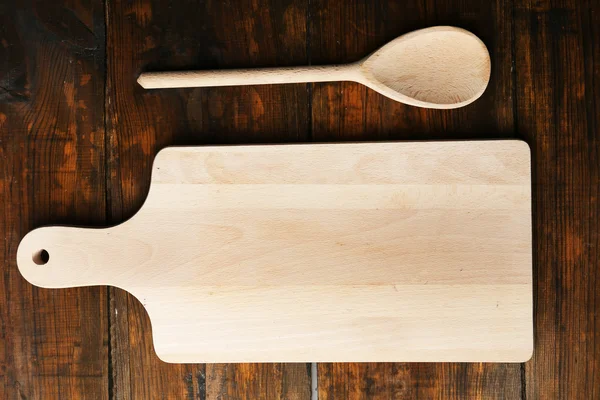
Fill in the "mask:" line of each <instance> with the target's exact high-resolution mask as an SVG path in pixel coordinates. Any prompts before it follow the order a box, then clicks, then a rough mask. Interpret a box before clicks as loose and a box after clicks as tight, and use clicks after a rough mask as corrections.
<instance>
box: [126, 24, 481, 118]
mask: <svg viewBox="0 0 600 400" xmlns="http://www.w3.org/2000/svg"><path fill="white" fill-rule="evenodd" d="M490 70H491V63H490V55H489V53H488V50H487V48H486V47H485V45H484V44H483V42H482V41H481V40H480V39H479V38H478V37H477V36H475V35H474V34H472V33H471V32H469V31H466V30H464V29H460V28H455V27H451V26H436V27H432V28H426V29H421V30H417V31H413V32H410V33H407V34H405V35H402V36H400V37H398V38H396V39H394V40H392V41H391V42H390V43H388V44H386V45H385V46H383V47H382V48H380V49H379V50H377V51H376V52H374V53H372V54H371V55H370V56H368V57H366V58H364V59H362V60H360V61H358V62H355V63H351V64H344V65H328V66H308V67H287V68H262V69H232V70H212V71H177V72H147V73H143V74H141V75H140V77H139V78H138V83H139V84H140V85H141V86H142V87H144V88H146V89H158V88H180V87H207V86H236V85H263V84H276V83H302V82H331V81H354V82H359V83H362V84H363V85H366V86H368V87H370V88H371V89H373V90H375V91H377V92H379V93H381V94H383V95H385V96H387V97H389V98H391V99H394V100H396V101H399V102H401V103H405V104H410V105H413V106H419V107H426V108H442V109H447V108H458V107H462V106H465V105H467V104H469V103H472V102H473V101H475V100H476V99H478V98H479V97H480V96H481V95H482V93H483V92H484V91H485V88H486V87H487V84H488V82H489V79H490Z"/></svg>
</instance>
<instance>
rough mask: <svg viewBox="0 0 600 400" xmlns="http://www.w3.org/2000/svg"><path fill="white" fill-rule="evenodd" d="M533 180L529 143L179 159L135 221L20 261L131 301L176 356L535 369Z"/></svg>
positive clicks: (283, 150)
mask: <svg viewBox="0 0 600 400" xmlns="http://www.w3.org/2000/svg"><path fill="white" fill-rule="evenodd" d="M530 179H531V178H530V152H529V148H528V146H527V145H526V144H525V143H524V142H520V141H471V142H469V141H463V142H393V143H352V144H310V145H299V144H295V145H270V146H239V147H237V146H235V147H233V146H230V147H223V146H222V147H180V148H177V147H174V148H167V149H165V150H162V151H160V152H159V153H158V155H157V156H156V159H155V161H154V165H153V168H152V179H151V186H150V191H149V194H148V197H147V199H146V201H145V203H144V205H143V206H142V208H141V210H140V211H139V212H138V213H137V214H136V215H134V216H133V217H132V218H131V219H130V220H128V221H126V222H124V223H122V224H121V225H118V226H115V227H111V228H106V229H84V228H72V227H45V228H40V229H36V230H34V231H32V232H30V233H29V234H28V235H27V236H25V238H24V239H23V240H22V242H21V244H20V246H19V249H18V254H17V258H18V265H19V269H20V271H21V273H22V274H23V276H24V277H25V278H26V279H27V280H29V281H30V282H31V283H33V284H35V285H38V286H42V287H46V288H65V287H72V286H88V285H112V286H116V287H119V288H123V289H125V290H127V291H128V292H130V293H132V294H133V295H134V296H135V297H136V298H137V299H138V300H139V301H140V302H141V303H142V304H143V305H144V307H145V308H146V310H147V311H148V314H149V316H150V320H151V323H152V335H153V339H154V346H155V349H156V352H157V354H158V356H159V357H160V358H161V359H163V360H164V361H168V362H180V363H192V362H261V361H268V362H271V361H273V362H275V361H278V362H279V361H287V362H308V361H499V362H522V361H525V360H527V359H528V358H529V357H530V355H531V352H532V342H533V324H532V270H531V266H532V264H531V262H532V261H531V260H532V254H531V250H532V245H531V189H530V188H531V182H530Z"/></svg>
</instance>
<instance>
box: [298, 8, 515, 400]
mask: <svg viewBox="0 0 600 400" xmlns="http://www.w3.org/2000/svg"><path fill="white" fill-rule="evenodd" d="M309 12H310V15H311V16H312V20H311V24H310V32H311V36H310V56H311V59H310V61H311V63H312V64H315V65H317V64H323V63H336V62H350V61H354V60H357V59H359V58H361V57H362V56H363V55H365V54H368V53H369V52H371V51H373V50H375V49H376V48H378V47H379V46H381V45H382V44H383V43H386V42H387V41H389V40H391V39H393V38H394V37H397V36H399V35H401V34H402V33H405V32H407V31H410V30H414V29H419V28H423V27H427V26H432V25H438V24H449V25H456V26H459V27H462V28H465V29H468V30H470V31H472V32H473V33H475V34H476V35H478V36H479V37H481V38H482V40H483V41H484V42H485V43H486V45H487V46H488V49H489V51H490V55H491V58H492V77H491V81H490V86H489V87H488V89H487V91H486V92H485V93H484V95H483V97H482V98H481V99H479V100H478V101H476V102H475V103H473V104H472V105H470V106H467V107H465V108H463V109H459V110H449V111H440V110H424V109H418V108H414V107H408V106H405V105H402V104H399V103H396V102H393V101H391V100H388V99H386V98H384V97H383V96H380V95H379V94H377V93H374V92H372V91H370V90H369V89H366V88H364V87H362V86H360V85H358V84H354V83H341V84H340V83H335V84H331V83H328V84H325V83H319V84H314V85H311V92H312V113H311V118H312V125H311V128H312V137H313V139H314V140H315V141H329V140H331V141H339V140H376V139H388V138H392V139H449V138H492V137H496V138H500V137H511V136H513V135H514V133H513V129H514V118H513V104H512V90H513V86H512V75H511V66H512V59H511V51H512V46H511V34H512V25H511V15H512V7H511V3H510V2H502V1H495V2H486V3H482V2H479V1H475V0H473V1H470V0H468V1H461V2H457V1H444V2H442V1H435V0H411V1H405V2H387V1H366V0H364V1H357V2H345V1H342V0H339V1H338V0H330V1H311V7H310V10H309ZM520 376H521V371H520V366H519V365H517V364H395V365H393V366H392V365H389V366H383V365H373V366H367V365H362V364H349V365H341V364H319V395H320V398H344V397H349V398H361V396H364V391H365V390H367V388H371V389H370V390H371V391H369V393H370V395H369V397H374V398H377V397H379V398H382V397H386V396H388V394H394V393H397V394H398V396H399V397H401V398H417V397H420V398H450V399H452V398H456V399H462V398H511V399H512V398H518V397H520V393H521V378H520ZM402 393H405V395H402ZM402 396H404V397H402ZM364 397H365V398H366V397H367V396H364Z"/></svg>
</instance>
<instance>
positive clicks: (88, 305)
mask: <svg viewBox="0 0 600 400" xmlns="http://www.w3.org/2000/svg"><path fill="white" fill-rule="evenodd" d="M103 35H104V7H103V5H102V4H101V3H97V2H78V1H68V0H65V1H56V2H54V4H51V5H50V4H46V3H45V2H33V1H23V2H18V3H13V2H0V232H1V234H2V240H0V254H2V257H3V260H4V262H3V263H2V265H1V266H0V288H2V289H0V398H2V399H58V398H63V399H65V398H72V399H75V398H77V399H97V398H106V397H107V396H108V393H107V391H108V372H107V371H108V352H107V343H108V339H107V334H108V316H107V314H106V310H107V296H106V289H105V288H98V287H95V288H80V289H69V290H65V291H56V290H44V289H39V288H35V287H32V286H30V285H29V284H28V283H27V282H26V281H25V280H24V279H23V278H22V276H21V275H20V274H19V272H18V270H17V266H16V263H15V256H16V250H17V243H18V241H19V239H20V238H21V237H22V236H24V235H25V234H26V233H27V232H28V231H29V230H31V229H32V228H35V227H38V226H40V225H46V224H52V223H54V224H87V225H98V224H105V223H106V220H105V214H104V209H105V198H104V194H105V175H104V171H105V169H104V104H103V97H102V93H103V90H104V71H103V69H104V38H103ZM99 94H100V95H99Z"/></svg>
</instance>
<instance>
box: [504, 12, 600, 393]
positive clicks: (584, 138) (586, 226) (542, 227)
mask: <svg viewBox="0 0 600 400" xmlns="http://www.w3.org/2000/svg"><path fill="white" fill-rule="evenodd" d="M599 13H600V4H599V3H598V2H597V1H581V2H570V1H537V2H535V3H527V2H517V3H516V8H515V29H516V32H518V33H519V34H518V35H516V36H515V37H516V46H515V50H516V60H515V62H516V65H517V66H519V68H518V69H517V100H518V103H517V104H518V109H517V111H518V129H519V132H520V133H521V134H522V135H523V136H525V137H527V140H528V141H529V142H530V143H531V147H532V151H533V154H534V158H533V159H534V160H535V163H534V165H533V173H534V185H533V188H534V193H535V195H534V227H535V232H536V236H535V238H534V243H535V244H534V245H535V248H534V254H535V258H534V265H535V266H534V282H537V285H536V286H535V289H534V303H535V305H536V308H535V313H536V330H535V332H536V337H535V345H536V347H535V353H534V357H533V359H532V360H531V361H530V362H529V363H527V364H526V365H525V376H526V379H527V382H526V383H527V386H526V388H527V389H526V398H528V399H550V398H555V399H585V398H587V399H593V398H598V397H599V396H600V386H598V382H600V319H598V318H597V317H596V315H597V313H598V303H599V302H600V291H599V290H598V285H599V283H600V253H599V250H598V249H599V248H600V230H599V222H600V203H599V199H600V131H599V130H598V127H599V116H600V103H599V102H598V98H599V95H600V79H599V78H600V73H599V71H600V70H599V67H598V66H599V65H600V64H599V63H600V46H599V42H598V40H597V38H598V37H600V29H599V27H598V23H597V22H598V14H599Z"/></svg>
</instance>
